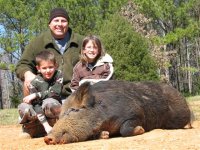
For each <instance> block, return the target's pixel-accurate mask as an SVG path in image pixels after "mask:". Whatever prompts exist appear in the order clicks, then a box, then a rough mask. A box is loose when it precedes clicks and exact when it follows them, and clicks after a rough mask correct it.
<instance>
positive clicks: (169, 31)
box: [133, 0, 200, 44]
mask: <svg viewBox="0 0 200 150" xmlns="http://www.w3.org/2000/svg"><path fill="white" fill-rule="evenodd" d="M133 1H134V2H135V3H136V4H137V5H139V6H140V10H141V11H142V12H143V13H144V14H145V15H146V16H148V17H149V18H151V19H152V20H153V24H154V26H155V28H156V30H157V31H158V33H159V34H160V35H161V36H160V37H157V38H158V39H156V38H155V39H154V40H155V41H156V42H159V43H160V44H170V43H174V42H177V41H178V40H180V39H182V38H185V37H188V38H191V37H194V36H195V35H198V34H199V32H200V24H199V22H198V21H196V19H195V17H193V16H192V13H191V12H192V11H193V10H194V8H195V5H197V4H198V3H199V1H198V0H190V1H184V0H179V1H174V0H154V1H153V0H133ZM163 35H164V36H163Z"/></svg>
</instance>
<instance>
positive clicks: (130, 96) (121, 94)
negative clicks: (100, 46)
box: [44, 80, 190, 144]
mask: <svg viewBox="0 0 200 150" xmlns="http://www.w3.org/2000/svg"><path fill="white" fill-rule="evenodd" d="M188 123H190V110H189V107H188V105H187V103H186V101H185V99H184V97H183V96H182V95H181V94H180V93H179V92H178V91H177V90H176V89H175V88H173V87H172V86H170V85H167V84H163V83H153V82H138V83H133V82H127V81H111V80H110V81H106V82H99V83H96V84H94V85H90V84H89V83H84V84H83V85H81V86H80V88H79V89H78V90H77V91H76V92H74V93H73V94H72V95H71V96H69V97H68V98H67V100H66V102H65V104H64V105H63V106H62V111H61V114H60V119H59V120H58V121H57V123H56V124H55V125H54V127H53V129H52V132H51V133H50V134H49V135H48V136H46V137H45V138H44V141H45V142H46V143H47V144H64V143H72V142H80V141H86V140H91V139H96V138H108V137H109V136H110V137H113V136H120V135H121V136H124V137H126V136H134V135H138V134H143V133H144V132H145V131H150V130H152V129H156V128H161V129H178V128H184V126H185V125H187V124H188Z"/></svg>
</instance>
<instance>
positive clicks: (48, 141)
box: [44, 136, 56, 145]
mask: <svg viewBox="0 0 200 150" xmlns="http://www.w3.org/2000/svg"><path fill="white" fill-rule="evenodd" d="M44 142H45V143H46V144H48V145H55V144H56V140H55V138H54V137H51V136H45V137H44Z"/></svg>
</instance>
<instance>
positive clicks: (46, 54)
mask: <svg viewBox="0 0 200 150" xmlns="http://www.w3.org/2000/svg"><path fill="white" fill-rule="evenodd" d="M41 61H51V62H53V63H54V64H55V65H57V62H56V58H55V55H54V53H53V52H50V51H47V50H44V51H41V52H40V53H38V54H37V55H36V57H35V62H36V65H38V66H40V63H41Z"/></svg>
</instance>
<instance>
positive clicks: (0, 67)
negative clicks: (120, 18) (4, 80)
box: [0, 62, 8, 70]
mask: <svg viewBox="0 0 200 150" xmlns="http://www.w3.org/2000/svg"><path fill="white" fill-rule="evenodd" d="M0 69H2V70H7V69H8V67H7V64H6V63H2V62H1V63H0Z"/></svg>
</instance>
